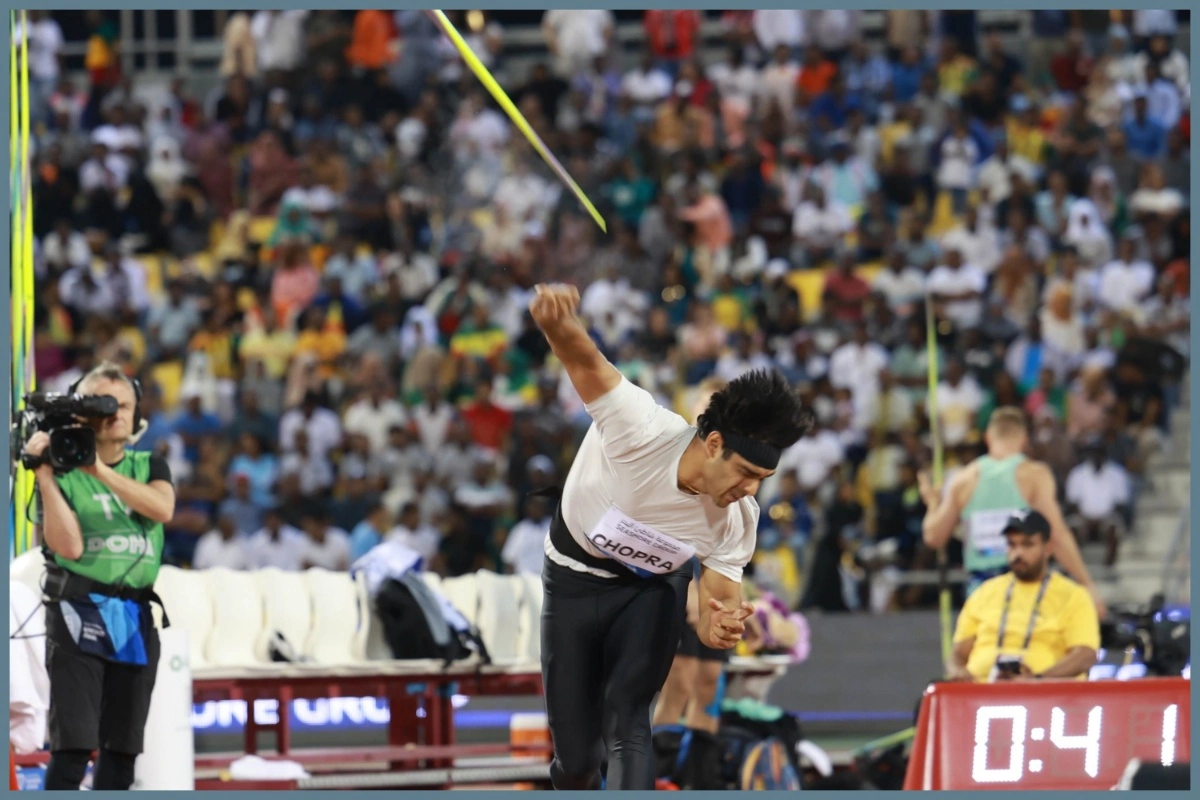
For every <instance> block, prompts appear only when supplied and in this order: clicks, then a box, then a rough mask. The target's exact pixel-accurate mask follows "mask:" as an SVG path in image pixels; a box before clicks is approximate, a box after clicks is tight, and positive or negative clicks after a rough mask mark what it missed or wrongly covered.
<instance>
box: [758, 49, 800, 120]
mask: <svg viewBox="0 0 1200 800" xmlns="http://www.w3.org/2000/svg"><path fill="white" fill-rule="evenodd" d="M799 77H800V67H799V65H798V64H796V61H795V58H794V57H793V54H792V51H791V50H789V49H788V48H787V47H786V46H784V45H782V44H781V45H778V46H777V47H775V57H774V59H773V60H772V61H771V63H769V64H767V66H765V67H763V71H762V76H761V83H760V84H759V100H760V102H761V104H762V108H764V109H770V107H771V104H772V103H775V104H776V105H778V106H779V111H780V112H781V113H782V114H783V116H784V118H785V119H789V118H790V117H791V113H792V107H793V106H795V104H796V79H797V78H799Z"/></svg>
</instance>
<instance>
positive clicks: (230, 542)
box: [192, 514, 249, 569]
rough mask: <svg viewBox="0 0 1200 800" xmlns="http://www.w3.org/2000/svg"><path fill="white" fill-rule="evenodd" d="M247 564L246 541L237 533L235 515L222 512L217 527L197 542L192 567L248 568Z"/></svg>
mask: <svg viewBox="0 0 1200 800" xmlns="http://www.w3.org/2000/svg"><path fill="white" fill-rule="evenodd" d="M247 566H249V559H248V557H247V553H246V541H245V540H244V539H242V538H241V537H239V536H238V535H237V528H236V527H235V526H234V520H233V517H230V516H229V515H227V514H222V515H221V516H220V517H218V518H217V527H215V528H213V529H212V530H211V531H209V532H208V533H206V534H204V535H203V536H201V537H200V540H199V541H198V542H196V552H195V553H194V554H193V555H192V569H213V568H214V567H224V568H226V569H246V567H247Z"/></svg>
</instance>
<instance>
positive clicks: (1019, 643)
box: [948, 510, 1100, 681]
mask: <svg viewBox="0 0 1200 800" xmlns="http://www.w3.org/2000/svg"><path fill="white" fill-rule="evenodd" d="M1003 535H1004V538H1005V540H1006V542H1007V550H1008V566H1009V570H1010V572H1009V573H1008V574H1004V575H998V576H996V577H994V578H991V579H990V580H987V581H984V582H983V583H982V584H981V585H980V586H979V588H978V589H976V590H975V591H974V592H972V593H971V596H970V597H968V598H967V602H966V603H965V604H964V605H963V609H962V612H961V613H960V614H959V617H958V627H957V628H956V629H955V631H954V650H953V652H952V654H951V663H950V664H949V665H948V672H949V676H950V678H951V679H957V680H976V681H997V680H1036V679H1041V678H1059V679H1071V678H1075V679H1079V678H1086V677H1087V674H1088V671H1089V670H1090V669H1091V668H1092V666H1093V665H1094V664H1095V663H1096V651H1097V649H1098V648H1099V647H1100V622H1099V619H1098V618H1097V616H1096V606H1095V604H1094V603H1093V602H1092V599H1091V596H1090V595H1089V593H1088V591H1087V589H1084V588H1083V587H1082V586H1080V585H1079V584H1077V583H1075V582H1074V581H1073V580H1071V579H1070V578H1068V577H1066V576H1065V575H1063V574H1061V573H1059V572H1056V571H1054V570H1051V569H1050V523H1049V521H1047V519H1046V518H1045V517H1044V516H1042V515H1041V514H1040V513H1038V512H1037V511H1033V510H1025V511H1018V512H1016V513H1015V514H1013V515H1012V516H1010V517H1009V519H1008V522H1007V523H1006V524H1005V526H1004V532H1003Z"/></svg>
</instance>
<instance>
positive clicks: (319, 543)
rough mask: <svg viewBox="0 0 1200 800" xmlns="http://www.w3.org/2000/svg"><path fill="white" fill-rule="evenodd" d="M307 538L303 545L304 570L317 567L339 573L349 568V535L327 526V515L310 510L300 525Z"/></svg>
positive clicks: (320, 510) (323, 512)
mask: <svg viewBox="0 0 1200 800" xmlns="http://www.w3.org/2000/svg"><path fill="white" fill-rule="evenodd" d="M301 524H302V525H303V527H304V533H305V534H306V535H307V536H308V539H307V541H306V542H305V544H304V568H305V569H309V568H311V567H317V568H318V569H328V570H333V571H335V572H340V571H343V570H347V569H349V568H350V534H348V533H346V532H345V531H344V530H342V529H341V528H336V527H334V526H332V525H330V524H329V513H328V512H327V511H325V510H324V509H312V510H310V511H308V512H307V513H306V514H305V515H304V521H303V522H302V523H301Z"/></svg>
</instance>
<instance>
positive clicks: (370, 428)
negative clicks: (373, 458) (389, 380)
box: [342, 383, 408, 455]
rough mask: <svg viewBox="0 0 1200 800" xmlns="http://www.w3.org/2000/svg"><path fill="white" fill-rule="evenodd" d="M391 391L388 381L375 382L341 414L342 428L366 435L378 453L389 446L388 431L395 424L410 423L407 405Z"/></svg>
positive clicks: (400, 425) (403, 424)
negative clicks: (385, 382) (386, 382)
mask: <svg viewBox="0 0 1200 800" xmlns="http://www.w3.org/2000/svg"><path fill="white" fill-rule="evenodd" d="M391 394H392V392H391V391H390V387H388V386H387V385H386V384H384V383H373V384H372V385H371V386H370V387H369V388H368V389H367V391H366V392H365V395H364V396H363V398H362V399H360V400H358V401H357V402H355V403H353V404H351V406H350V407H349V408H347V409H346V413H345V416H344V417H343V418H342V429H343V430H344V431H345V432H346V433H347V434H350V433H357V434H361V435H362V436H365V437H366V439H367V441H368V442H370V443H371V452H372V453H374V454H375V455H379V454H380V453H382V452H383V451H384V449H385V448H386V447H387V437H388V432H389V431H391V429H392V428H394V427H397V426H399V427H403V426H406V425H408V413H407V412H406V411H405V410H404V405H403V404H402V403H401V402H400V401H399V400H396V399H395V398H394V397H392V396H391Z"/></svg>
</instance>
